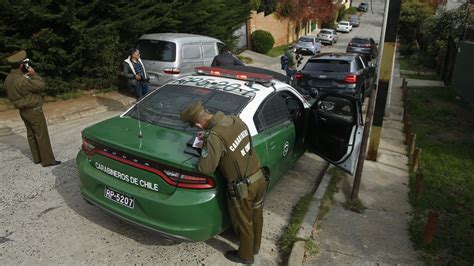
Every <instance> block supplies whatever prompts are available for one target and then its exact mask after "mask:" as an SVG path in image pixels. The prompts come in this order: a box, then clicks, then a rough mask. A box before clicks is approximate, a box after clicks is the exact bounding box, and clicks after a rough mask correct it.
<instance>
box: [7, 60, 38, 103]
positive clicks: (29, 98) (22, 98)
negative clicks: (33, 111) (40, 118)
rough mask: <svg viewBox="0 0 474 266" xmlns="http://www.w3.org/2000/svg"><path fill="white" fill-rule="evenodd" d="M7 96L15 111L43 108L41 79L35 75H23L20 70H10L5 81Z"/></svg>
mask: <svg viewBox="0 0 474 266" xmlns="http://www.w3.org/2000/svg"><path fill="white" fill-rule="evenodd" d="M5 88H6V90H7V96H8V99H10V101H12V103H13V105H14V106H15V108H17V109H29V108H37V107H41V106H43V98H42V97H41V92H42V91H43V90H44V88H45V83H44V81H43V79H42V78H41V77H40V76H39V75H38V74H35V75H33V76H32V77H30V76H27V75H25V74H24V73H23V72H22V71H21V69H12V71H11V73H10V74H8V76H7V78H6V79H5Z"/></svg>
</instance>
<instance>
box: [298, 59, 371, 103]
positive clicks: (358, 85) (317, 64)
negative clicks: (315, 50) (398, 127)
mask: <svg viewBox="0 0 474 266" xmlns="http://www.w3.org/2000/svg"><path fill="white" fill-rule="evenodd" d="M375 69H376V65H375V64H374V63H369V62H367V60H365V58H364V57H363V56H361V55H359V54H345V53H323V54H319V55H316V56H313V57H311V58H310V59H309V60H308V61H307V62H306V64H305V65H304V66H303V68H302V69H301V70H300V71H299V72H297V73H296V75H295V79H296V81H297V85H298V87H299V88H298V89H299V90H300V91H301V92H303V93H309V94H311V93H313V92H314V90H317V91H318V92H319V93H327V92H337V93H343V94H350V95H354V96H356V97H359V98H360V99H361V100H362V101H364V98H365V96H367V95H369V93H370V90H371V89H372V88H373V86H374V84H375Z"/></svg>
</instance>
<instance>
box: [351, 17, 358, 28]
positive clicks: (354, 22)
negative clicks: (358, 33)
mask: <svg viewBox="0 0 474 266" xmlns="http://www.w3.org/2000/svg"><path fill="white" fill-rule="evenodd" d="M349 22H350V23H351V25H352V27H359V25H360V18H359V16H357V15H352V16H351V17H350V18H349Z"/></svg>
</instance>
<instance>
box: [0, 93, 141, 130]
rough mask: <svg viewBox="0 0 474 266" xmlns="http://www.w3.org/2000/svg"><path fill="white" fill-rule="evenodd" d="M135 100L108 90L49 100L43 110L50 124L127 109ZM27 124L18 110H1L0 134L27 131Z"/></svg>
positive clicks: (129, 96)
mask: <svg viewBox="0 0 474 266" xmlns="http://www.w3.org/2000/svg"><path fill="white" fill-rule="evenodd" d="M134 102H135V98H134V97H132V96H131V95H126V94H123V93H121V92H117V91H114V92H107V93H99V94H91V95H84V96H81V97H79V98H75V99H69V100H64V101H56V102H48V103H45V104H44V105H43V112H44V114H45V117H46V121H47V122H48V124H49V125H51V124H56V123H60V122H64V121H67V120H72V119H77V118H82V117H87V116H91V115H94V114H97V113H101V112H105V111H111V110H126V109H127V108H128V107H130V106H131V105H132V104H133V103H134ZM25 130H26V128H25V125H24V124H23V121H22V120H21V118H20V114H19V113H18V110H16V109H12V110H6V111H3V112H0V136H6V135H11V134H14V133H19V132H23V131H25Z"/></svg>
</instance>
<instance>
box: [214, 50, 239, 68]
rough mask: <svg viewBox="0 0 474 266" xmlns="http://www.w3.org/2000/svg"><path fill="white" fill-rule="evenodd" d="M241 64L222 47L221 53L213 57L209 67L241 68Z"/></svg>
mask: <svg viewBox="0 0 474 266" xmlns="http://www.w3.org/2000/svg"><path fill="white" fill-rule="evenodd" d="M243 65H244V63H242V62H241V61H240V60H239V59H238V58H237V57H235V55H233V54H231V53H230V51H229V49H228V48H227V47H226V46H224V47H222V50H221V53H220V54H219V55H216V56H215V57H214V60H212V64H211V67H219V66H243Z"/></svg>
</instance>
